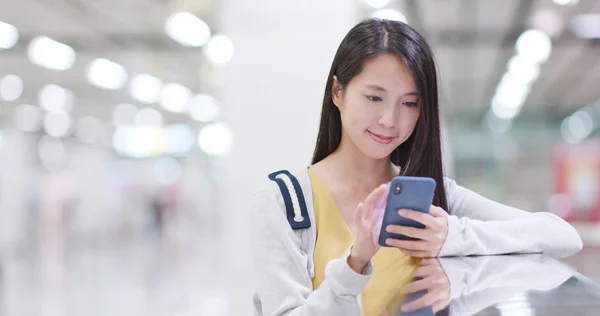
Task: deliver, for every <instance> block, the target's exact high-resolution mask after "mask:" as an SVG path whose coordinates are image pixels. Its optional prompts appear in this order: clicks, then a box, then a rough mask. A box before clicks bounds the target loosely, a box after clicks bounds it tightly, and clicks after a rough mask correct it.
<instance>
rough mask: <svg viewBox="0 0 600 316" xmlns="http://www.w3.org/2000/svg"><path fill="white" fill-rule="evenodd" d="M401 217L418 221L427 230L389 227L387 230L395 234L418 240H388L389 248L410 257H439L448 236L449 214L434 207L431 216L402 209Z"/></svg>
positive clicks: (397, 226)
mask: <svg viewBox="0 0 600 316" xmlns="http://www.w3.org/2000/svg"><path fill="white" fill-rule="evenodd" d="M398 213H399V214H400V216H402V217H404V218H408V219H412V220H414V221H417V222H419V223H421V224H423V225H425V228H415V227H407V226H399V225H388V226H387V227H386V230H387V231H388V232H390V233H393V234H400V235H404V236H408V237H413V238H416V239H418V240H400V239H395V238H388V239H386V243H387V244H388V245H389V246H392V247H396V248H398V249H400V250H401V251H402V252H404V253H405V254H407V255H409V256H413V257H419V258H426V257H437V256H438V254H439V253H440V250H441V249H442V245H443V244H444V242H445V241H446V237H447V236H448V214H447V213H446V211H444V210H443V209H442V208H441V207H437V206H434V205H432V206H431V207H430V208H429V214H427V213H422V212H417V211H413V210H405V209H401V210H399V211H398Z"/></svg>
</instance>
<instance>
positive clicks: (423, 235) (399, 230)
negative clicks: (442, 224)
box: [385, 225, 431, 240]
mask: <svg viewBox="0 0 600 316" xmlns="http://www.w3.org/2000/svg"><path fill="white" fill-rule="evenodd" d="M385 230H387V231H388V232H389V233H393V234H399V235H404V236H408V237H412V238H417V239H424V240H427V238H428V237H429V236H431V234H428V233H427V230H426V229H422V228H415V227H408V226H400V225H388V226H387V227H386V228H385Z"/></svg>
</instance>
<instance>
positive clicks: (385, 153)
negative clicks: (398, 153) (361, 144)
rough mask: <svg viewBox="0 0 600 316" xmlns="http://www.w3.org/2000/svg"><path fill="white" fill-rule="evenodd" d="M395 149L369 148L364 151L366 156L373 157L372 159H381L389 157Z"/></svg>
mask: <svg viewBox="0 0 600 316" xmlns="http://www.w3.org/2000/svg"><path fill="white" fill-rule="evenodd" d="M393 151H394V148H390V149H387V148H381V147H379V148H372V147H370V148H367V149H366V150H364V151H363V153H364V154H365V156H367V157H369V158H371V159H375V160H379V159H383V158H387V157H389V156H390V155H391V154H392V152H393Z"/></svg>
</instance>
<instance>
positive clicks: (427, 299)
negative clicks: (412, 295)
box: [402, 291, 436, 313]
mask: <svg viewBox="0 0 600 316" xmlns="http://www.w3.org/2000/svg"><path fill="white" fill-rule="evenodd" d="M435 301H436V295H435V292H431V291H430V292H427V294H425V295H423V296H422V297H420V298H419V299H416V300H414V301H412V302H409V303H406V304H404V305H402V312H404V313H410V312H413V311H416V310H418V309H421V308H423V307H426V306H430V305H432V304H433V302H435Z"/></svg>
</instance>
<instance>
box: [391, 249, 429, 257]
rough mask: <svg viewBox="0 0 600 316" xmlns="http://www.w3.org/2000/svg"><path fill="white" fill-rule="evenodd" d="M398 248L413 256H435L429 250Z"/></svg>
mask: <svg viewBox="0 0 600 316" xmlns="http://www.w3.org/2000/svg"><path fill="white" fill-rule="evenodd" d="M398 249H400V251H402V252H403V253H404V254H407V255H409V256H411V257H417V258H431V257H434V256H433V255H432V254H431V253H430V252H429V251H416V250H408V249H402V248H398Z"/></svg>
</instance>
